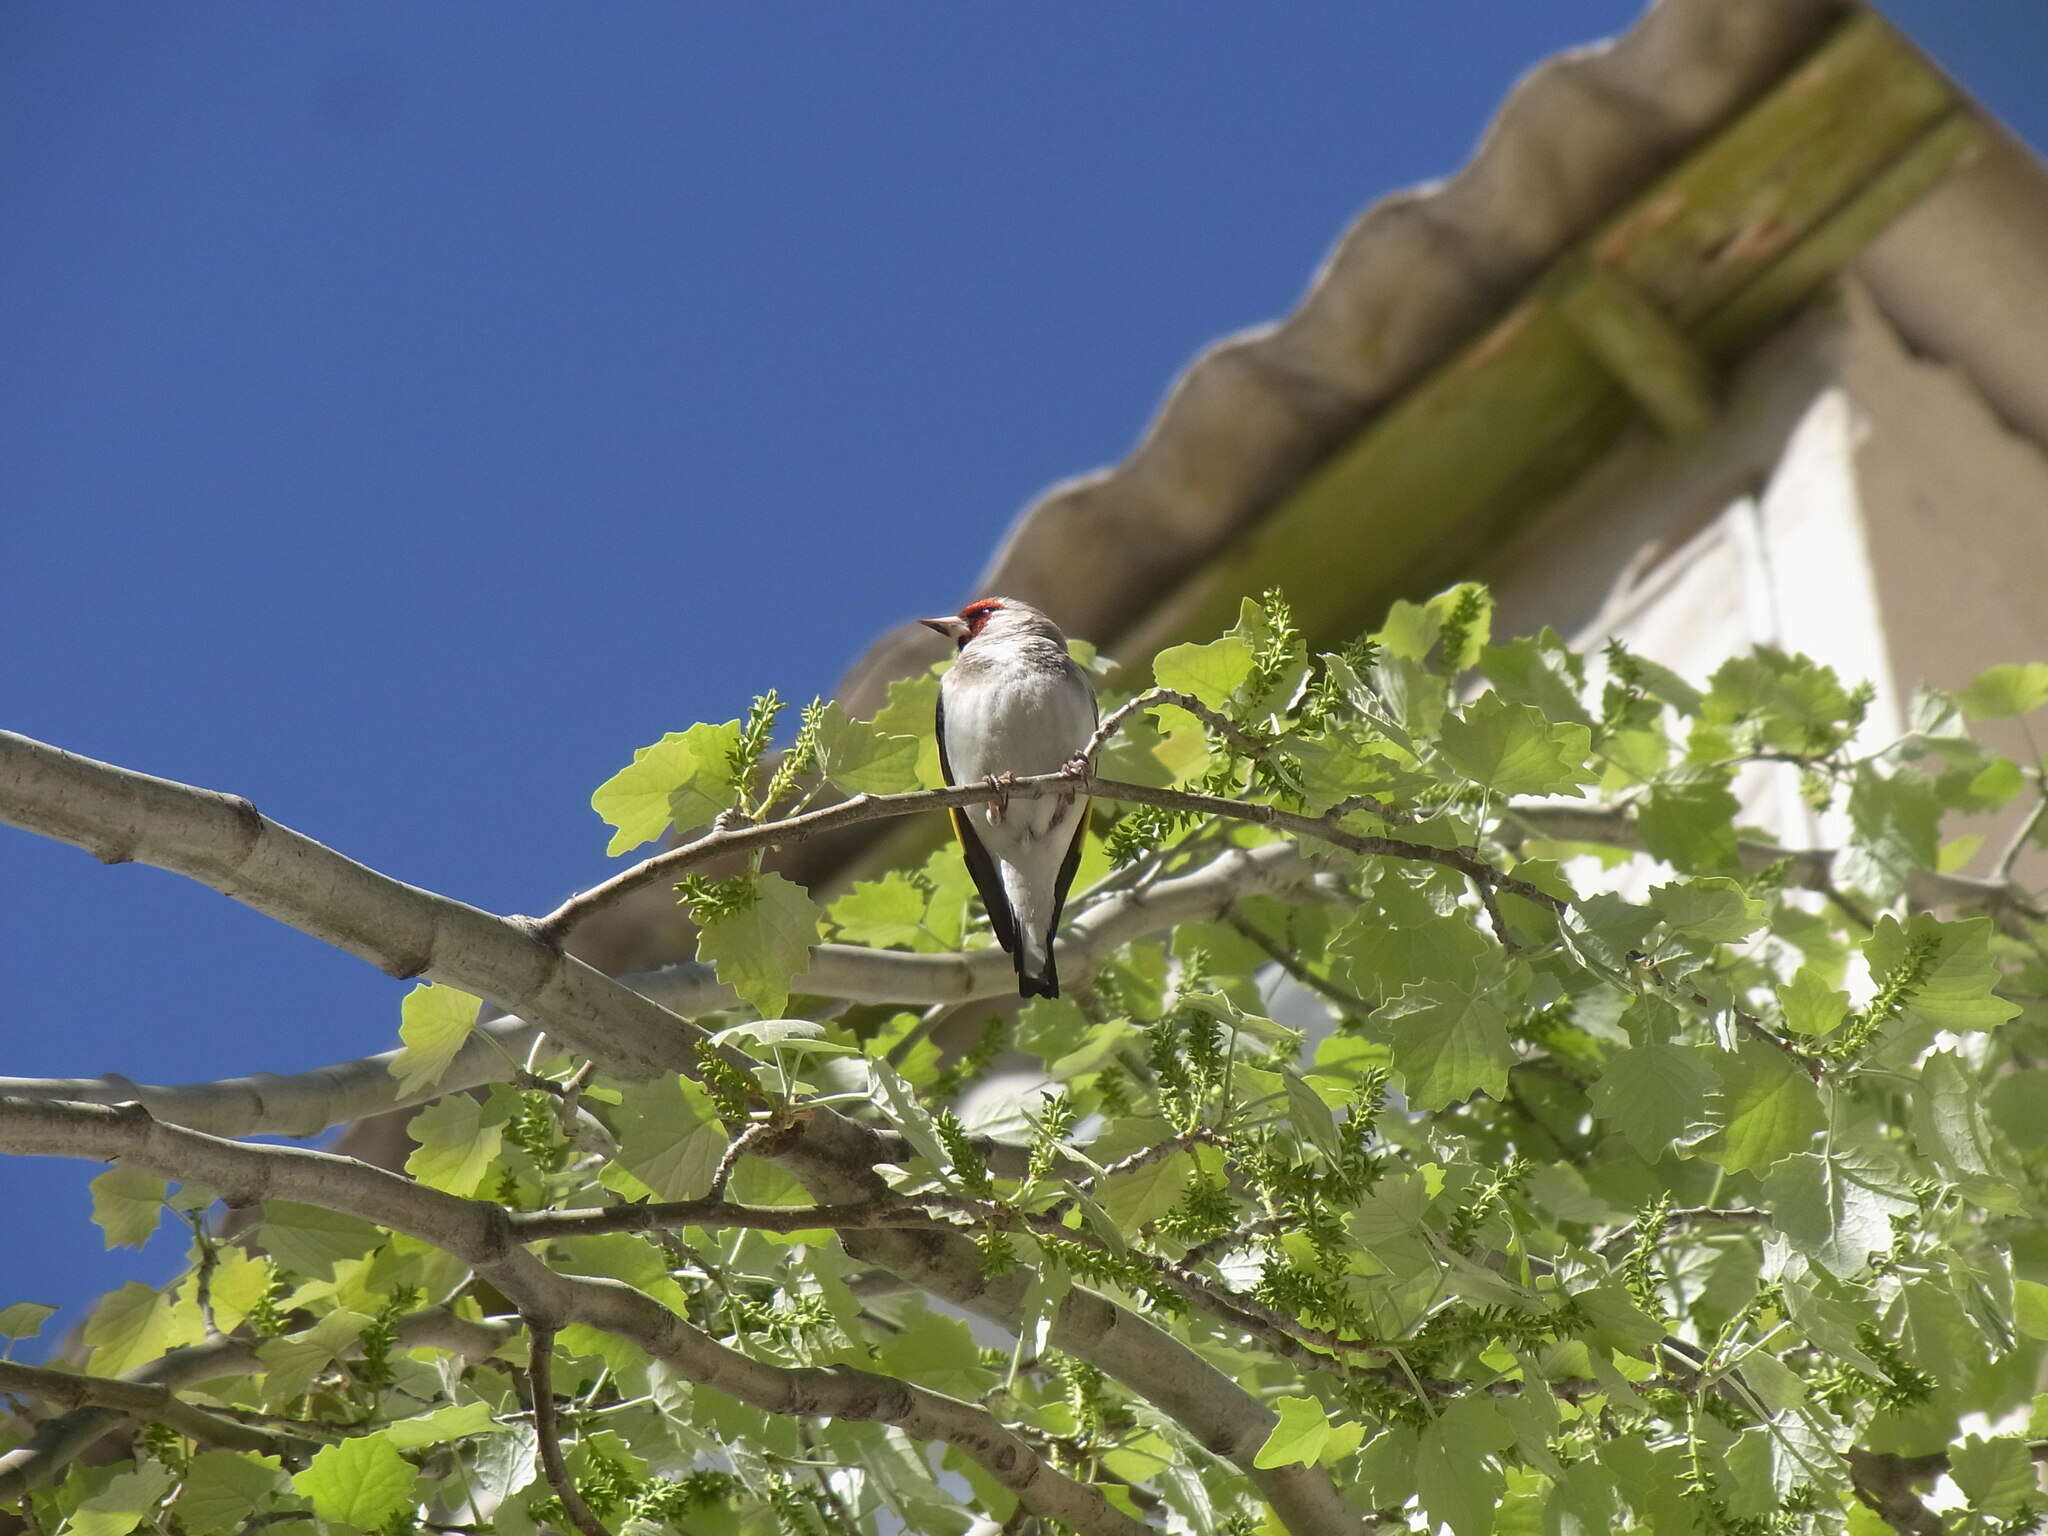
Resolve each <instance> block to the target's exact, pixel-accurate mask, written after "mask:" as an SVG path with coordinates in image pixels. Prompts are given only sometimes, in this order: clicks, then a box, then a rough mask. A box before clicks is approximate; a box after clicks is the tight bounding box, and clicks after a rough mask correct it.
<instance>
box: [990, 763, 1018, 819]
mask: <svg viewBox="0 0 2048 1536" xmlns="http://www.w3.org/2000/svg"><path fill="white" fill-rule="evenodd" d="M987 780H988V792H989V802H988V824H989V825H990V826H992V827H997V826H1001V825H1002V822H1003V812H1005V811H1007V810H1008V809H1009V808H1010V786H1011V785H1012V784H1015V783H1016V782H1017V775H1016V774H1014V773H1011V772H1009V771H1008V770H1005V771H1004V772H1002V773H991V774H989V775H987Z"/></svg>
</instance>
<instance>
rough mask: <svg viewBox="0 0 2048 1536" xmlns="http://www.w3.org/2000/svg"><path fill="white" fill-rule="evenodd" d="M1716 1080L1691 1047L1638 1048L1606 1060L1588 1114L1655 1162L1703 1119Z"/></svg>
mask: <svg viewBox="0 0 2048 1536" xmlns="http://www.w3.org/2000/svg"><path fill="white" fill-rule="evenodd" d="M1720 1086H1721V1080H1720V1077H1719V1075H1718V1074H1716V1072H1715V1071H1714V1068H1713V1066H1712V1065H1711V1064H1710V1062H1709V1060H1708V1053H1707V1052H1705V1051H1702V1050H1700V1049H1699V1048H1698V1047H1696V1046H1683V1045H1638V1046H1633V1047H1631V1048H1630V1049H1628V1050H1625V1051H1617V1052H1615V1053H1614V1055H1612V1056H1610V1057H1608V1059H1607V1066H1606V1068H1605V1070H1604V1071H1602V1072H1601V1074H1600V1080H1599V1081H1598V1082H1596V1083H1594V1084H1593V1087H1592V1090H1591V1094H1590V1097H1591V1099H1592V1103H1593V1113H1594V1114H1596V1115H1598V1116H1599V1117H1600V1119H1601V1120H1603V1121H1605V1122H1606V1123H1607V1124H1608V1125H1611V1126H1613V1127H1614V1129H1615V1130H1617V1131H1619V1132H1620V1133H1621V1134H1622V1135H1623V1136H1626V1137H1627V1138H1628V1139H1629V1142H1630V1144H1631V1145H1633V1146H1634V1147H1635V1149H1636V1150H1637V1151H1638V1152H1640V1153H1641V1154H1642V1155H1643V1156H1644V1157H1646V1158H1648V1159H1650V1160H1652V1161H1655V1160H1656V1159H1657V1158H1659V1157H1662V1156H1663V1155H1664V1154H1665V1153H1666V1152H1668V1151H1669V1150H1670V1149H1671V1145H1672V1143H1673V1142H1675V1141H1677V1140H1679V1139H1680V1138H1681V1137H1683V1136H1684V1135H1685V1134H1686V1133H1687V1132H1688V1131H1689V1130H1691V1129H1692V1128H1693V1127H1694V1126H1695V1125H1698V1124H1701V1123H1702V1122H1704V1121H1705V1120H1706V1118H1707V1105H1708V1102H1709V1100H1710V1099H1711V1098H1712V1096H1713V1094H1714V1092H1715V1091H1716V1090H1717V1089H1718V1088H1719V1087H1720Z"/></svg>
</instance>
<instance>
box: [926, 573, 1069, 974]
mask: <svg viewBox="0 0 2048 1536" xmlns="http://www.w3.org/2000/svg"><path fill="white" fill-rule="evenodd" d="M918 622H919V623H920V624H923V625H925V626H926V627H928V628H931V629H935V630H937V631H938V632H939V633H940V634H942V635H944V636H946V637H947V638H948V639H949V640H952V641H953V642H954V643H955V644H956V645H957V646H958V647H959V649H960V659H959V660H958V661H956V662H954V663H953V668H952V670H951V671H949V672H948V673H947V674H946V675H945V677H944V678H942V679H941V680H940V682H939V718H938V733H939V765H940V767H941V768H942V769H943V770H944V772H945V775H946V782H947V783H949V784H976V783H982V782H986V783H987V784H988V785H989V788H990V791H991V794H992V798H991V800H990V802H989V803H988V804H987V805H974V806H969V807H967V808H965V809H963V810H956V811H954V812H953V828H954V830H955V831H956V832H958V833H959V835H960V846H961V848H962V850H963V851H964V852H965V854H966V856H967V868H968V871H969V872H970V873H971V874H972V875H973V876H974V885H975V889H976V890H978V891H980V892H981V900H982V904H983V905H984V906H986V907H987V908H988V919H989V923H990V925H991V926H992V927H993V928H994V929H995V935H996V942H997V943H999V944H1001V945H1002V946H1003V948H1004V949H1006V950H1007V951H1009V953H1010V955H1011V957H1012V958H1013V959H1014V960H1015V961H1016V963H1017V995H1018V996H1019V997H1058V996H1059V995H1060V974H1059V968H1058V967H1057V966H1056V965H1055V964H1054V963H1053V953H1052V936H1053V930H1054V929H1055V928H1057V927H1058V926H1059V921H1060V909H1061V908H1062V907H1063V906H1065V905H1066V900H1067V888H1068V887H1069V886H1070V885H1072V884H1073V883H1074V870H1075V868H1076V866H1078V865H1079V864H1080V862H1081V838H1082V834H1083V832H1084V831H1085V830H1086V827H1087V824H1088V802H1087V801H1086V800H1082V799H1079V798H1078V797H1077V796H1075V795H1048V796H1046V797H1044V798H1042V799H1037V800H1019V801H1017V802H1015V803H1014V804H1012V803H1010V800H1009V797H1008V796H1007V795H1005V794H1004V793H1003V785H1004V784H1005V783H1006V782H1007V781H1009V780H1010V779H1013V778H1018V777H1028V776H1030V775H1033V774H1041V773H1055V772H1057V771H1059V770H1060V769H1061V768H1063V767H1065V766H1066V765H1067V764H1068V763H1070V762H1072V761H1073V760H1074V759H1076V758H1078V757H1079V756H1080V755H1081V753H1082V751H1083V749H1084V748H1085V747H1086V746H1087V745H1088V740H1089V738H1090V737H1091V736H1093V735H1094V734H1095V723H1096V718H1097V716H1096V707H1095V688H1094V685H1093V684H1091V683H1090V682H1089V681H1088V674H1087V673H1085V672H1083V671H1082V670H1081V669H1080V668H1079V667H1078V666H1076V665H1075V664H1074V661H1073V658H1071V657H1070V656H1068V655H1067V640H1066V636H1064V635H1062V634H1061V633H1060V631H1059V626H1058V625H1056V624H1054V623H1053V621H1052V620H1051V619H1048V618H1047V617H1046V616H1045V615H1044V614H1042V613H1040V612H1039V611H1038V610H1037V609H1036V608H1034V607H1032V606H1031V605H1030V604H1029V603H1020V602H1018V601H1017V600H1016V599H1015V598H1011V597H985V598H982V599H981V600H980V601H979V602H973V603H969V604H968V605H967V606H966V607H965V608H962V609H961V610H960V611H959V613H957V614H955V615H954V616H952V617H951V618H944V619H920V620H918Z"/></svg>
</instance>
